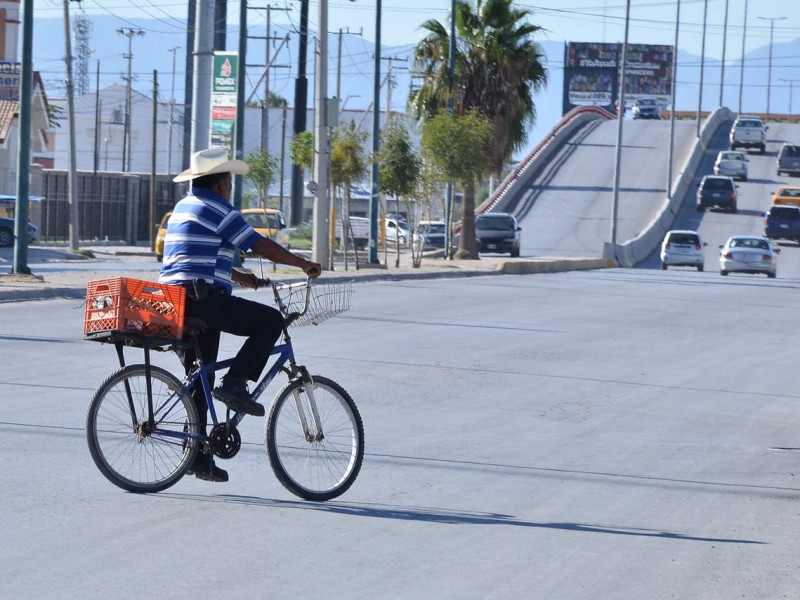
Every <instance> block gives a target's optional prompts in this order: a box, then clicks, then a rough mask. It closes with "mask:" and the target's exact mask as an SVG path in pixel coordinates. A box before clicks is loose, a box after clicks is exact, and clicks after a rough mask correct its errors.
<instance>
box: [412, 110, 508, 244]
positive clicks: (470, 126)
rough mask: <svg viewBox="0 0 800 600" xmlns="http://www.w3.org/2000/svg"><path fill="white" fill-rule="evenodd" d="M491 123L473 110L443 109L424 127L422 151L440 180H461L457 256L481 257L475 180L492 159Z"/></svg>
mask: <svg viewBox="0 0 800 600" xmlns="http://www.w3.org/2000/svg"><path fill="white" fill-rule="evenodd" d="M491 140H492V123H491V122H490V121H489V120H488V119H486V118H485V117H484V116H482V115H481V114H480V113H479V112H478V111H476V110H473V111H470V112H468V113H467V114H465V115H463V116H457V115H450V114H448V113H446V112H443V113H440V114H438V115H436V116H435V117H432V118H430V119H428V120H427V121H426V122H425V126H424V127H423V129H422V155H423V157H424V158H425V160H426V161H428V162H429V163H430V165H431V168H432V169H433V170H434V172H436V173H438V174H439V178H440V180H441V181H458V182H461V188H462V195H461V239H460V240H459V243H458V250H457V251H456V258H471V259H477V258H478V247H477V244H476V242H475V182H476V180H477V179H478V177H479V176H480V174H481V173H484V172H485V171H486V168H487V166H488V165H489V163H490V160H491V157H490V151H489V146H490V144H491Z"/></svg>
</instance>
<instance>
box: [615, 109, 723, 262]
mask: <svg viewBox="0 0 800 600" xmlns="http://www.w3.org/2000/svg"><path fill="white" fill-rule="evenodd" d="M734 117H735V114H734V113H733V111H731V110H730V109H729V108H726V107H721V108H718V109H717V110H715V111H714V112H713V113H712V114H711V116H710V117H708V119H706V121H705V123H704V124H703V127H702V129H701V130H700V137H699V139H698V140H697V142H696V143H695V145H694V148H692V152H691V154H690V155H689V158H688V159H687V160H686V162H685V163H684V165H683V168H682V169H681V171H680V173H679V174H678V181H677V183H676V184H675V187H674V191H673V194H672V198H671V199H669V198H665V199H664V206H663V208H662V209H661V212H660V213H659V215H658V216H657V217H656V218H655V219H653V221H652V222H651V223H650V224H649V225H648V226H647V227H646V228H645V229H644V231H642V232H641V233H640V234H639V235H638V236H636V237H635V238H634V239H632V240H629V241H627V242H625V243H623V244H617V246H616V248H614V249H613V255H611V256H609V255H610V254H612V249H611V248H610V245H607V247H606V250H605V253H606V256H609V258H613V259H614V260H615V261H616V263H617V265H618V266H620V267H635V266H636V265H637V264H639V263H640V262H641V261H643V260H644V259H646V258H647V257H648V256H650V254H652V253H653V251H654V250H655V249H656V248H657V247H658V246H659V245H660V244H661V240H663V239H664V234H665V233H666V232H667V231H669V230H670V229H671V228H672V223H673V222H674V221H675V216H676V215H677V214H678V211H679V210H680V207H681V204H682V203H683V200H684V198H685V197H686V194H687V193H688V191H689V189H691V187H692V186H693V185H694V181H695V176H696V174H697V169H698V167H699V166H700V161H701V160H702V159H703V155H704V154H705V152H706V150H707V148H708V143H709V141H710V140H711V138H712V137H714V133H715V132H716V131H717V129H718V128H719V126H720V125H721V124H722V123H724V122H726V121H733V119H734Z"/></svg>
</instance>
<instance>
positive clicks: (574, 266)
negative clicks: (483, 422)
mask: <svg viewBox="0 0 800 600" xmlns="http://www.w3.org/2000/svg"><path fill="white" fill-rule="evenodd" d="M380 260H381V264H380V265H364V264H361V265H359V266H360V268H359V269H356V268H355V265H354V264H353V260H352V259H351V260H350V261H349V263H348V265H347V266H345V265H344V264H343V263H342V264H336V263H335V264H334V269H333V270H328V271H325V272H323V275H322V277H323V278H325V279H326V280H331V279H333V278H336V279H354V280H356V281H361V282H366V281H376V280H387V279H388V280H399V279H430V278H440V277H469V276H475V275H487V274H493V273H494V274H528V273H553V272H559V271H575V270H585V269H601V268H608V267H611V266H613V264H612V263H610V262H609V261H608V260H607V259H603V258H574V257H532V258H524V257H523V258H508V257H505V256H498V255H488V256H481V258H480V259H479V260H446V259H444V258H440V257H434V256H425V257H423V259H422V264H421V265H420V266H419V267H416V268H415V267H413V266H412V264H411V258H410V256H409V255H408V254H401V257H400V266H399V267H396V266H395V264H396V261H395V256H394V255H392V254H389V255H388V256H384V255H383V254H381V256H380ZM269 265H270V267H269V268H268V269H267V270H266V274H267V275H268V276H269V277H270V278H272V279H275V280H291V279H297V278H300V277H302V273H301V272H300V271H299V270H297V269H289V268H284V267H282V266H278V267H277V269H276V270H272V267H271V263H269ZM27 266H28V268H29V270H30V271H31V274H22V273H14V272H13V271H14V253H13V249H12V248H2V249H0V271H2V273H0V302H19V301H26V300H46V299H51V298H83V297H84V296H85V294H86V284H87V283H88V282H89V281H94V280H97V279H106V278H109V277H130V278H133V279H142V280H145V281H157V279H158V271H159V268H160V265H159V263H157V262H156V260H155V257H154V255H153V254H152V252H150V249H149V248H146V247H138V246H119V245H90V246H81V248H80V253H75V252H72V251H71V250H70V249H69V248H68V247H66V246H64V245H43V246H32V247H30V248H29V249H28V260H27ZM244 268H250V269H253V270H255V271H258V269H259V267H258V263H257V262H256V261H252V260H249V259H248V260H245V263H244Z"/></svg>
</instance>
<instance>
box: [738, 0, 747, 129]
mask: <svg viewBox="0 0 800 600" xmlns="http://www.w3.org/2000/svg"><path fill="white" fill-rule="evenodd" d="M746 39H747V0H744V27H743V28H742V63H741V65H739V109H738V113H739V114H742V86H743V85H744V52H745V40H746Z"/></svg>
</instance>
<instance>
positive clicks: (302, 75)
mask: <svg viewBox="0 0 800 600" xmlns="http://www.w3.org/2000/svg"><path fill="white" fill-rule="evenodd" d="M378 2H379V3H380V0H378ZM307 45H308V0H300V51H299V55H298V65H297V78H296V79H295V82H294V127H293V130H292V132H293V133H294V135H297V134H298V133H300V132H301V131H305V129H306V105H307V104H308V80H307V79H306V56H307V54H308V52H307ZM289 206H290V207H291V210H290V211H289V222H290V223H291V224H292V225H297V224H299V223H300V222H301V221H302V220H303V169H302V168H301V167H299V166H298V165H292V197H291V202H290V204H289Z"/></svg>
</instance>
